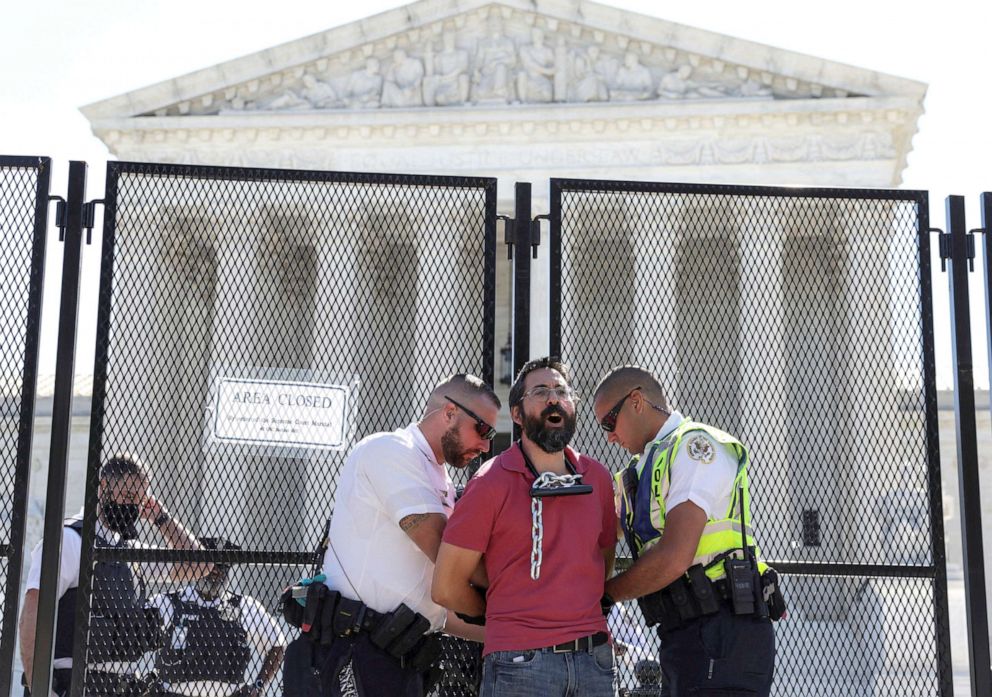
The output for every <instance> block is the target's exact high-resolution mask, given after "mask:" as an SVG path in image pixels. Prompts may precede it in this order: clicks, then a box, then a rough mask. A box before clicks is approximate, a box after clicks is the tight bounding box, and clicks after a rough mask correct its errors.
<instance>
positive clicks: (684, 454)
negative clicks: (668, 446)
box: [645, 411, 737, 518]
mask: <svg viewBox="0 0 992 697" xmlns="http://www.w3.org/2000/svg"><path fill="white" fill-rule="evenodd" d="M684 420H685V417H683V416H682V414H680V413H678V412H677V411H676V412H673V413H672V415H671V416H669V417H668V420H667V421H665V423H664V424H663V425H662V427H661V430H660V431H658V434H657V435H656V436H655V437H654V440H660V439H662V438H666V437H667V436H668V435H669V434H671V433H672V431H674V430H675V429H676V428H678V427H679V426H680V425H681V424H682V422H683V421H684ZM696 439H702V440H700V441H698V442H697V441H696ZM650 451H651V443H648V445H647V447H645V456H647V453H649V452H650ZM655 456H657V451H656V452H655ZM650 464H653V463H648V464H646V465H645V466H649V465H650ZM670 473H671V486H670V487H669V489H668V496H667V497H666V498H665V512H666V514H667V513H670V512H671V510H672V509H673V508H675V507H676V506H678V505H679V504H680V503H684V502H685V501H692V502H693V503H694V504H696V505H697V506H699V507H700V508H702V509H703V511H705V512H706V516H707V517H708V518H723V517H724V516H726V515H727V509H729V508H730V498H731V494H732V493H733V489H734V480H735V479H736V478H737V455H736V454H735V453H734V450H733V448H731V447H730V446H728V445H723V444H721V443H717V442H716V441H715V440H713V439H712V438H711V437H710V436H709V435H708V434H707V433H706V432H705V431H692V432H690V433H689V434H688V435H687V436H685V437H684V438H683V439H682V445H681V446H680V447H679V451H678V452H677V453H675V459H674V460H673V461H672V465H671V468H670Z"/></svg>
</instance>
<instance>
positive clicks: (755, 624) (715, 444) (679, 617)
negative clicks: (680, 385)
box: [593, 366, 781, 697]
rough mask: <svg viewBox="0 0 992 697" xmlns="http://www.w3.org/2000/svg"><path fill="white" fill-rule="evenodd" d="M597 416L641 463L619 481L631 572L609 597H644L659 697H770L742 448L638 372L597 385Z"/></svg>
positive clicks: (770, 636) (610, 586)
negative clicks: (673, 403)
mask: <svg viewBox="0 0 992 697" xmlns="http://www.w3.org/2000/svg"><path fill="white" fill-rule="evenodd" d="M593 411H594V412H595V414H596V421H597V422H598V423H599V425H600V427H601V428H602V429H603V431H605V433H606V438H607V441H608V442H610V443H613V444H616V445H619V446H621V447H622V448H624V449H625V450H627V451H628V452H629V453H630V454H631V455H634V456H635V458H634V460H633V461H632V462H631V463H630V464H629V465H628V466H627V467H626V468H624V470H623V471H622V472H620V473H619V474H618V475H617V495H618V500H619V508H620V510H619V511H618V513H619V518H620V524H621V527H622V528H623V532H624V536H625V538H626V540H627V543H628V546H629V547H630V549H631V553H632V554H633V556H634V563H633V565H632V566H631V567H630V568H629V569H628V570H626V571H624V572H623V573H620V574H618V575H616V576H614V577H613V578H611V579H609V580H608V581H607V582H606V600H607V601H611V600H616V601H620V600H628V599H633V598H637V599H638V602H639V604H640V606H641V611H642V613H643V614H644V617H645V621H647V622H648V623H649V624H651V625H658V636H659V638H660V639H661V650H660V653H659V661H660V663H661V669H662V674H663V676H664V680H665V683H666V685H665V690H664V694H666V695H670V696H671V697H687V696H688V695H704V694H705V695H710V694H712V695H717V694H720V695H731V694H733V695H738V694H748V695H756V696H761V695H764V696H765V697H767V695H768V694H769V691H770V690H771V684H772V675H773V668H774V662H775V634H774V632H773V629H772V625H771V618H770V615H772V614H774V613H772V612H770V603H767V602H766V601H767V599H768V598H767V596H765V594H764V593H763V587H762V586H763V583H764V579H763V578H762V574H764V572H765V571H767V570H768V567H767V566H766V565H765V564H764V562H762V561H761V560H760V559H759V558H758V556H757V545H756V544H755V540H754V535H753V532H752V531H751V529H750V524H751V516H750V513H749V511H748V508H749V500H750V496H749V493H748V478H747V466H748V462H749V458H748V453H747V448H746V447H745V446H744V444H743V443H741V442H740V441H739V440H738V439H737V438H735V437H734V436H731V435H730V434H728V433H725V432H724V431H721V430H719V429H717V428H714V427H712V426H709V425H707V424H704V423H700V422H697V421H692V420H690V419H687V418H684V417H683V416H682V415H681V414H679V413H678V412H676V411H673V410H672V409H671V407H670V406H669V404H668V398H667V397H666V395H665V393H664V390H663V389H662V387H661V384H660V383H659V382H658V379H657V378H656V377H655V376H654V375H653V374H652V373H650V372H649V371H647V370H644V369H643V368H640V367H637V366H621V367H618V368H614V369H613V370H612V371H610V372H609V373H607V374H606V375H605V376H604V377H603V378H602V379H601V380H600V382H599V385H598V386H597V387H596V390H595V393H594V395H593ZM745 540H746V544H745ZM771 573H772V574H774V572H773V571H772V572H771ZM778 597H779V598H781V596H780V595H779V596H778ZM774 619H777V617H774Z"/></svg>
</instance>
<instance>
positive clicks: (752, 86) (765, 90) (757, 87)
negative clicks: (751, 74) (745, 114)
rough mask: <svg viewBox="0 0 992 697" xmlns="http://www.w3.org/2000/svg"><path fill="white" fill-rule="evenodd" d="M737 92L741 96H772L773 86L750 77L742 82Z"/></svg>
mask: <svg viewBox="0 0 992 697" xmlns="http://www.w3.org/2000/svg"><path fill="white" fill-rule="evenodd" d="M735 93H736V95H737V96H740V97H770V96H772V88H771V87H768V86H767V85H763V84H761V83H760V82H758V81H757V80H751V79H748V80H745V81H744V82H742V83H741V84H740V87H738V88H737V89H736V90H735Z"/></svg>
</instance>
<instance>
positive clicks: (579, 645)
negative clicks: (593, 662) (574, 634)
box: [548, 632, 610, 653]
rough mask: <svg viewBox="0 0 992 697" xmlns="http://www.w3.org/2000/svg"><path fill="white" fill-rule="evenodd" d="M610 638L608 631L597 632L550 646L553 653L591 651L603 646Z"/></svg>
mask: <svg viewBox="0 0 992 697" xmlns="http://www.w3.org/2000/svg"><path fill="white" fill-rule="evenodd" d="M609 640H610V637H609V635H608V634H607V633H606V632H596V633H595V634H590V635H589V636H584V637H579V638H578V639H572V640H571V641H565V642H562V643H560V644H555V645H554V646H549V647H548V648H549V649H551V651H552V652H553V653H573V652H578V651H586V652H590V651H592V650H593V649H594V648H595V647H597V646H602V645H603V644H605V643H606V642H607V641H609Z"/></svg>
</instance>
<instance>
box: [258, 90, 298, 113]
mask: <svg viewBox="0 0 992 697" xmlns="http://www.w3.org/2000/svg"><path fill="white" fill-rule="evenodd" d="M309 108H310V102H308V101H307V100H306V99H305V98H304V97H303V96H302V95H301V94H299V93H297V92H296V91H294V90H286V91H285V92H282V93H281V94H277V95H274V96H271V97H262V98H260V99H256V100H255V101H254V102H246V103H245V109H246V110H248V111H254V110H258V111H292V110H295V109H309Z"/></svg>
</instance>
